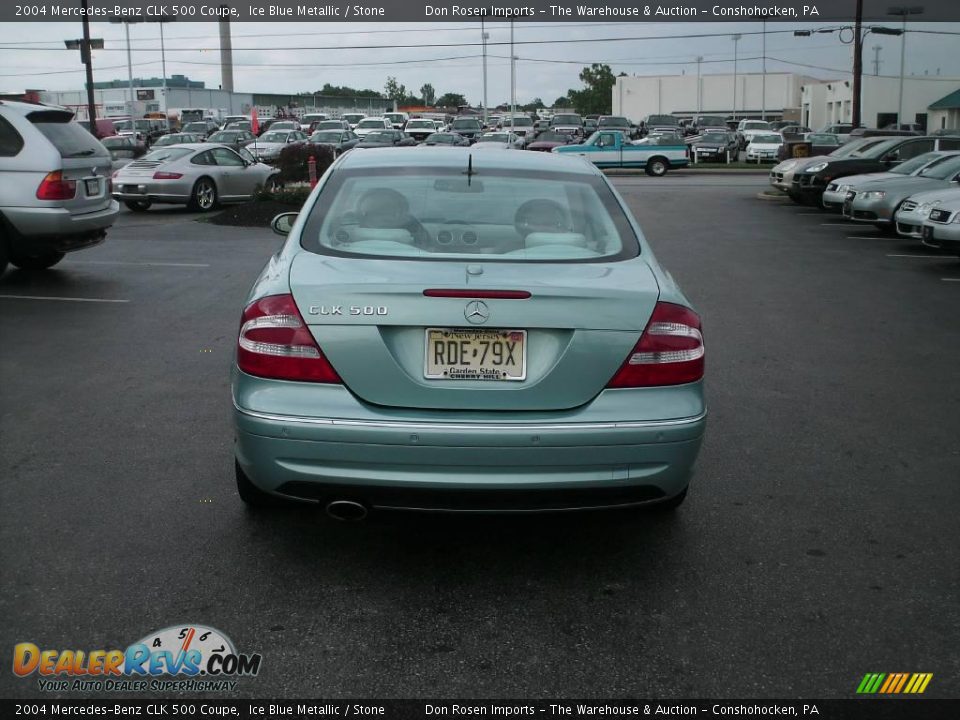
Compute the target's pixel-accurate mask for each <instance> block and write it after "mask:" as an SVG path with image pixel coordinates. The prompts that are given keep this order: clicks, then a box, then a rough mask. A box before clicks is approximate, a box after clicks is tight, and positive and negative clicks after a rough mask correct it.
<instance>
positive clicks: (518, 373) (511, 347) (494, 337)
mask: <svg viewBox="0 0 960 720" xmlns="http://www.w3.org/2000/svg"><path fill="white" fill-rule="evenodd" d="M423 376H424V377H425V378H428V379H431V380H494V381H510V380H524V379H525V378H526V377H527V331H526V330H474V329H470V328H427V331H426V343H425V357H424V369H423Z"/></svg>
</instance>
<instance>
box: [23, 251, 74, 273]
mask: <svg viewBox="0 0 960 720" xmlns="http://www.w3.org/2000/svg"><path fill="white" fill-rule="evenodd" d="M63 257H64V253H62V252H45V253H42V254H40V255H10V262H11V263H12V264H14V265H16V266H17V267H18V268H20V269H21V270H46V269H47V268H52V267H53V266H54V265H56V264H57V263H58V262H60V261H61V260H63Z"/></svg>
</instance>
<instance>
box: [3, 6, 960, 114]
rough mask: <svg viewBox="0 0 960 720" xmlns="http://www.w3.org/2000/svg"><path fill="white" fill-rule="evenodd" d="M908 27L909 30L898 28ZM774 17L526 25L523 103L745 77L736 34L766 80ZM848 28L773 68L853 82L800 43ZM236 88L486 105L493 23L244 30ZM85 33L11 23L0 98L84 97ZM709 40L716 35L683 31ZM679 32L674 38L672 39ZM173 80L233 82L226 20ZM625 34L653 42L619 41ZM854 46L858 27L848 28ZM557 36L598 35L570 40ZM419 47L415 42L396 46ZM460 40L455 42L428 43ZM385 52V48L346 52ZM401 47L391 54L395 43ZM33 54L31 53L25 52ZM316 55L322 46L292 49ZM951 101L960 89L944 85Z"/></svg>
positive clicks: (499, 80) (504, 65)
mask: <svg viewBox="0 0 960 720" xmlns="http://www.w3.org/2000/svg"><path fill="white" fill-rule="evenodd" d="M890 25H892V26H894V27H896V26H898V23H896V22H895V21H894V22H891V23H890ZM762 27H763V26H762V25H761V23H716V22H714V23H677V24H673V23H655V24H646V23H592V24H575V23H574V24H554V25H549V24H545V23H517V24H516V26H515V35H514V37H515V40H516V41H517V42H518V43H520V42H521V41H539V43H540V44H531V45H523V44H518V45H517V46H516V55H517V56H518V57H519V58H520V60H519V61H518V64H517V101H518V103H520V104H522V103H525V102H529V101H530V100H532V99H533V98H534V97H540V98H542V99H543V100H544V101H545V102H546V103H547V104H550V103H551V102H552V101H553V100H554V99H555V98H557V97H558V96H561V95H564V94H566V92H567V90H568V89H569V88H571V87H574V88H575V87H579V86H580V82H579V80H578V77H577V75H578V73H579V71H580V69H581V68H582V67H583V66H584V65H587V64H590V63H593V62H605V63H608V64H609V65H611V66H612V67H613V70H614V72H615V73H620V72H621V71H622V72H626V73H628V74H631V75H634V74H635V75H665V74H681V73H683V72H686V73H687V74H696V72H697V66H696V62H695V58H696V56H698V55H700V56H703V58H704V62H703V64H702V66H701V70H702V72H703V74H711V73H729V72H732V71H733V57H734V42H733V39H732V37H731V36H732V35H733V34H734V33H741V34H743V38H742V39H741V40H740V41H739V43H738V56H739V58H740V60H739V63H738V70H739V72H760V70H761V63H762V61H761V60H760V59H759V58H760V57H761V56H762V55H763V52H762V44H763V36H762ZM826 27H837V26H836V25H824V24H821V25H817V24H810V23H797V24H785V23H769V24H767V35H766V42H767V50H766V56H767V70H768V71H769V72H775V71H781V72H782V71H792V72H797V73H801V74H807V75H811V76H813V77H819V78H823V79H830V78H844V77H849V74H850V68H851V62H852V61H851V58H852V50H851V46H850V45H849V44H844V43H843V42H841V38H840V33H837V32H834V33H832V34H826V33H818V34H815V35H812V36H810V37H794V36H793V31H794V30H796V29H801V28H812V29H816V28H821V29H822V28H826ZM908 27H909V28H910V29H912V30H917V31H920V30H925V31H939V32H944V31H946V32H953V33H960V23H938V24H937V23H912V24H910V25H908ZM91 28H92V29H91V34H92V37H95V38H97V37H100V38H103V39H104V41H105V43H106V49H105V50H100V51H95V52H94V77H95V80H98V81H99V80H112V79H126V77H127V68H126V52H125V51H126V44H125V40H124V30H123V26H120V25H112V24H109V23H92V24H91ZM486 29H487V32H488V33H489V35H490V40H489V42H490V43H491V45H490V47H489V48H488V55H489V57H488V61H487V68H488V78H489V79H488V100H489V104H490V105H496V104H499V103H502V102H508V101H509V97H510V63H509V56H510V51H509V45H496V44H495V43H508V42H509V40H510V30H509V25H508V24H507V23H503V22H498V23H487V25H486ZM232 30H233V45H234V88H235V90H237V91H244V92H289V93H296V92H300V91H307V92H312V91H315V90H318V89H319V88H321V87H322V86H323V84H324V83H326V82H329V83H331V84H333V85H349V86H352V87H356V88H373V89H376V90H383V86H384V82H385V81H386V78H387V76H388V75H392V76H395V77H396V78H397V80H398V81H399V82H401V83H403V84H404V85H406V86H407V89H408V90H410V91H412V92H413V93H414V94H419V92H418V91H419V88H420V87H421V86H422V85H423V84H424V83H426V82H429V83H431V84H432V85H433V87H434V89H435V90H436V91H437V94H438V95H440V94H443V93H444V92H448V91H450V92H462V93H464V94H465V95H466V96H467V99H468V100H469V101H470V102H472V103H474V104H479V103H480V102H481V100H482V94H483V75H482V70H481V68H482V62H481V58H480V55H481V52H482V50H481V47H480V45H479V43H480V26H479V24H475V25H473V26H471V25H470V24H469V23H466V22H464V23H433V24H426V23H422V24H401V23H336V24H334V23H312V24H311V23H297V24H294V23H289V24H288V23H235V24H234V25H233V28H232ZM81 34H82V31H81V25H80V23H79V22H77V23H36V24H31V23H0V91H4V92H8V91H19V90H24V89H27V88H30V89H44V90H77V89H81V88H82V87H83V66H82V65H81V63H80V54H79V52H78V51H75V50H65V49H63V42H62V41H63V39H67V38H77V37H79V36H80V35H81ZM701 34H702V35H710V37H685V38H678V37H675V36H681V35H682V36H691V35H701ZM670 36H674V37H670ZM130 38H131V45H132V47H133V74H134V77H153V76H156V77H159V76H160V74H161V62H160V61H161V57H160V53H159V52H158V51H157V50H156V49H159V47H160V32H159V26H158V25H156V24H139V25H131V26H130ZM164 38H165V47H166V64H167V75H168V76H169V75H172V74H181V75H186V76H188V77H189V78H191V79H193V80H202V81H204V82H205V83H206V84H207V87H213V88H216V87H218V86H219V85H220V67H219V59H220V58H219V52H218V48H219V38H218V35H217V26H216V24H214V23H168V24H165V25H164ZM612 38H641V39H629V40H621V41H614V40H612ZM843 39H844V40H849V31H848V32H847V33H844V34H843ZM556 40H565V41H568V40H585V42H564V43H558V42H555V41H556ZM900 42H901V40H900V38H899V37H894V36H884V35H874V34H870V35H868V36H867V38H866V41H865V44H864V72H865V73H868V74H872V73H873V71H874V66H873V62H872V61H873V58H874V51H873V47H874V46H879V47H880V48H881V51H880V60H881V65H880V74H881V75H894V76H895V75H898V74H899V70H900ZM397 45H406V46H408V47H396V46H397ZM427 45H449V46H448V47H426V46H427ZM348 46H376V47H377V49H344V48H347V47H348ZM391 46H392V47H391ZM958 47H960V36H958V35H937V34H927V33H920V32H914V33H911V34H909V35H908V37H907V55H906V72H907V74H908V75H910V74H915V75H924V74H929V75H937V74H938V73H939V74H940V75H942V76H946V77H953V78H957V77H960V52H957V49H958ZM26 48H29V49H26ZM286 48H309V49H286ZM944 85H945V89H944V95H946V94H948V93H949V92H952V91H953V90H955V89H957V87H960V82H955V83H949V82H945V83H944Z"/></svg>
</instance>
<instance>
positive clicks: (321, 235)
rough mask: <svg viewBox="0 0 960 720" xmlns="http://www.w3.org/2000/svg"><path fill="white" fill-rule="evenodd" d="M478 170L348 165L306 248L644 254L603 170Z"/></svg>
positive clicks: (356, 252)
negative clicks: (587, 172)
mask: <svg viewBox="0 0 960 720" xmlns="http://www.w3.org/2000/svg"><path fill="white" fill-rule="evenodd" d="M474 167H476V166H474ZM477 175H480V177H465V176H464V174H463V172H462V170H461V169H459V168H418V169H408V168H370V169H364V170H341V171H339V172H337V173H334V174H333V175H332V176H331V178H330V180H329V181H328V183H327V185H325V186H324V188H323V191H322V192H321V193H320V196H319V197H318V199H317V202H316V204H315V205H314V206H313V208H311V209H310V214H309V216H308V219H307V224H306V227H305V228H304V232H303V236H302V244H303V247H304V248H305V249H307V250H310V251H312V252H316V253H320V254H323V255H338V256H349V257H355V256H380V257H383V256H390V257H397V258H410V259H419V260H445V259H449V260H463V259H471V258H472V259H477V258H483V259H484V260H495V261H505V262H524V261H567V262H598V261H609V260H619V259H626V258H629V257H634V256H636V255H637V254H638V253H639V250H640V248H639V244H638V242H637V238H636V235H635V234H634V233H633V230H632V228H631V226H630V224H629V222H628V220H627V218H626V216H625V214H624V212H623V210H622V209H621V207H620V205H619V204H618V203H617V201H616V199H615V198H614V195H613V193H612V192H611V190H610V188H609V187H608V186H607V185H606V183H605V182H604V181H603V179H602V178H599V177H595V176H593V175H585V174H567V173H532V172H530V171H511V170H499V169H489V170H482V169H481V170H480V171H479V172H478V173H477Z"/></svg>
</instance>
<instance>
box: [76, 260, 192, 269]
mask: <svg viewBox="0 0 960 720" xmlns="http://www.w3.org/2000/svg"><path fill="white" fill-rule="evenodd" d="M67 262H69V263H72V264H74V265H143V266H145V267H195V268H207V267H210V265H209V264H208V263H170V262H125V261H123V260H68V261H67Z"/></svg>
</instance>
